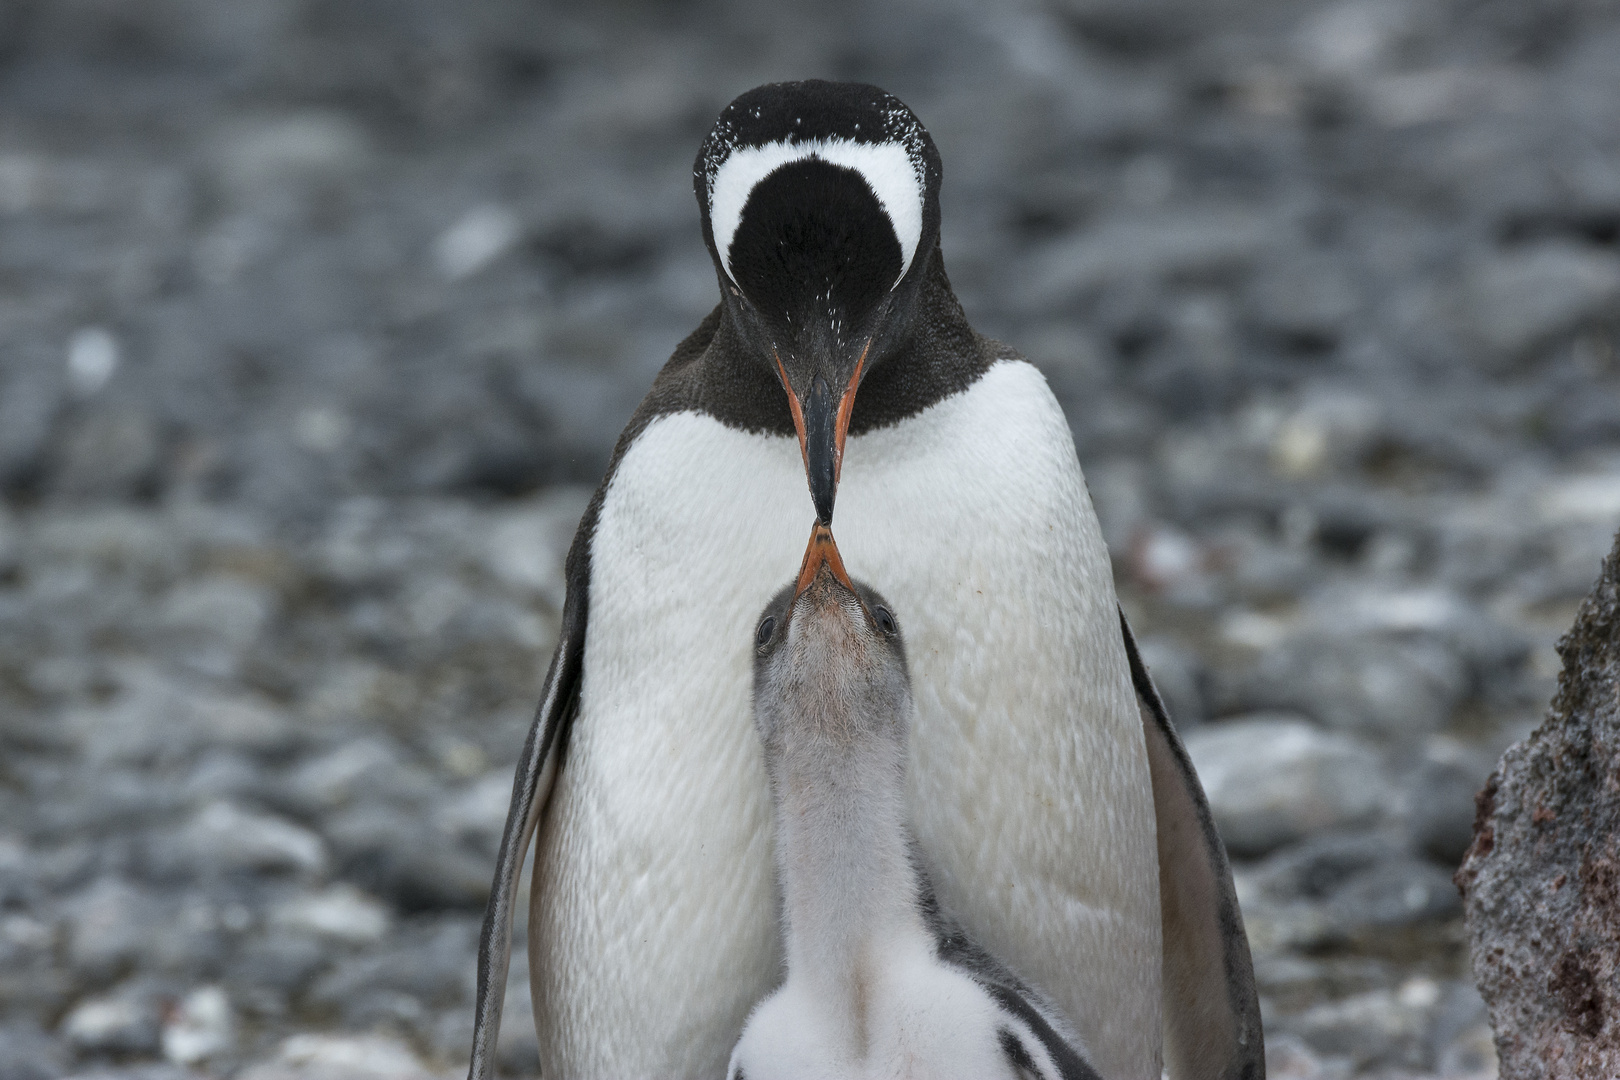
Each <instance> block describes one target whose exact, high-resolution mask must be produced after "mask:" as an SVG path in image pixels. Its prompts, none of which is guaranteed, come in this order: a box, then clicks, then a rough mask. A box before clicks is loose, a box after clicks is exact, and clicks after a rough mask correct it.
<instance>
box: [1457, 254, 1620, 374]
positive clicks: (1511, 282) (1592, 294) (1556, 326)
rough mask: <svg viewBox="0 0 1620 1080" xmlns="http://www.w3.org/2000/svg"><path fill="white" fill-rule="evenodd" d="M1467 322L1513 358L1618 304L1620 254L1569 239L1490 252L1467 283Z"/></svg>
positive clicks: (1497, 350) (1480, 336)
mask: <svg viewBox="0 0 1620 1080" xmlns="http://www.w3.org/2000/svg"><path fill="white" fill-rule="evenodd" d="M1463 297H1464V300H1463V312H1464V316H1463V317H1464V319H1465V320H1466V328H1467V330H1468V331H1470V332H1471V333H1472V334H1473V335H1474V336H1475V337H1476V338H1477V339H1478V340H1479V341H1481V342H1482V343H1483V344H1484V345H1486V346H1487V347H1489V348H1490V349H1491V350H1493V351H1494V352H1495V353H1496V354H1498V355H1500V356H1503V357H1506V358H1507V359H1510V360H1511V359H1514V358H1517V357H1518V356H1520V355H1521V354H1523V353H1524V352H1526V351H1527V350H1529V349H1531V348H1533V347H1534V346H1537V345H1540V344H1542V343H1543V342H1545V341H1547V340H1548V339H1550V338H1552V337H1553V336H1555V335H1557V334H1561V333H1567V332H1569V331H1571V330H1574V329H1576V328H1577V327H1579V326H1581V325H1582V324H1584V323H1586V322H1588V321H1590V320H1593V319H1597V318H1602V317H1612V316H1613V314H1614V312H1615V310H1616V305H1620V258H1616V257H1615V256H1613V255H1610V254H1607V253H1604V252H1597V251H1591V250H1588V249H1584V248H1579V247H1575V246H1573V245H1569V244H1561V243H1552V244H1544V245H1540V246H1537V247H1534V248H1530V249H1527V250H1524V251H1515V252H1511V253H1506V254H1501V255H1495V256H1492V257H1490V258H1488V259H1486V260H1484V261H1483V262H1481V263H1480V265H1478V266H1477V267H1475V268H1474V269H1473V271H1472V272H1471V273H1470V275H1469V277H1468V279H1467V280H1466V282H1465V284H1464V292H1463Z"/></svg>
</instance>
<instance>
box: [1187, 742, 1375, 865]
mask: <svg viewBox="0 0 1620 1080" xmlns="http://www.w3.org/2000/svg"><path fill="white" fill-rule="evenodd" d="M1186 743H1187V753H1188V755H1189V756H1190V757H1191V758H1192V762H1193V765H1194V767H1196V768H1197V770H1198V775H1199V778H1200V779H1201V780H1202V781H1203V784H1204V792H1205V794H1206V795H1207V796H1208V798H1209V806H1210V811H1211V813H1213V814H1214V816H1215V824H1216V826H1217V827H1218V828H1219V829H1220V831H1221V837H1222V839H1224V840H1225V841H1226V846H1227V849H1228V850H1229V851H1231V852H1232V853H1233V854H1234V855H1237V856H1240V857H1252V856H1255V855H1263V854H1265V853H1266V852H1268V851H1272V850H1274V849H1276V848H1278V847H1281V846H1282V845H1284V844H1286V843H1288V842H1290V841H1292V840H1298V839H1300V838H1301V837H1304V836H1309V835H1311V834H1312V833H1317V832H1323V831H1326V830H1330V829H1337V828H1344V827H1346V826H1352V825H1362V824H1368V823H1370V822H1372V821H1375V820H1376V819H1377V818H1378V817H1379V816H1380V814H1381V813H1382V812H1383V810H1384V807H1385V805H1386V802H1387V800H1388V792H1387V789H1386V786H1385V782H1384V775H1383V770H1382V768H1381V766H1380V764H1379V761H1378V757H1377V755H1376V754H1374V753H1373V752H1372V751H1371V750H1369V749H1367V748H1366V747H1364V746H1362V745H1360V744H1359V743H1358V742H1356V741H1355V740H1354V739H1352V738H1350V737H1349V736H1345V735H1338V734H1331V733H1327V732H1323V731H1321V730H1319V729H1317V728H1316V727H1314V726H1313V725H1311V724H1309V723H1307V722H1305V721H1304V720H1300V719H1294V718H1288V717H1271V716H1261V717H1251V718H1238V719H1231V720H1225V721H1222V722H1221V723H1219V724H1214V725H1210V726H1208V727H1204V728H1201V729H1199V730H1197V731H1194V732H1191V733H1189V734H1188V736H1187V738H1186Z"/></svg>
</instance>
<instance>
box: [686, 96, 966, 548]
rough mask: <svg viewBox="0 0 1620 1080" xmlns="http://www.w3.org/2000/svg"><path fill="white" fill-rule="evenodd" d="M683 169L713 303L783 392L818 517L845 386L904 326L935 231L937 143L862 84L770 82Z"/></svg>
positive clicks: (845, 409) (847, 396) (825, 507)
mask: <svg viewBox="0 0 1620 1080" xmlns="http://www.w3.org/2000/svg"><path fill="white" fill-rule="evenodd" d="M693 183H694V186H695V187H696V190H697V198H698V206H699V209H700V211H701V214H702V219H703V239H704V242H705V243H707V244H708V247H709V253H710V255H711V256H712V257H713V259H714V264H715V270H716V273H717V274H718V276H719V279H720V294H721V302H722V304H723V305H724V306H725V308H726V310H727V312H728V313H729V315H730V316H731V321H732V324H733V325H734V327H735V328H736V330H737V333H738V336H739V338H740V339H741V341H742V344H743V346H744V348H745V349H746V350H747V351H748V352H749V353H750V354H751V355H752V356H753V357H755V358H756V359H757V360H758V361H759V362H760V363H762V364H764V365H766V366H767V367H768V368H769V370H770V371H771V373H772V374H773V375H774V376H775V377H776V378H778V379H779V380H780V381H781V383H782V386H783V389H784V390H785V391H786V393H787V396H788V408H789V411H790V412H791V413H792V415H793V423H794V427H795V428H796V429H797V431H798V435H799V444H800V448H801V450H802V451H803V454H804V463H805V470H806V473H807V475H808V479H809V484H810V494H811V498H812V500H813V502H814V503H815V510H816V519H817V520H818V521H820V522H822V523H823V524H830V523H831V522H832V513H833V501H834V498H835V497H836V495H837V491H838V475H839V469H840V466H841V465H842V462H843V453H844V436H845V433H846V432H847V431H848V428H849V417H850V411H851V409H852V408H853V406H854V403H855V392H856V390H857V389H858V388H859V386H860V383H861V379H862V377H863V376H864V375H865V374H866V372H868V371H870V370H871V369H872V368H873V367H875V366H876V365H878V364H881V363H882V362H883V361H884V360H885V359H887V357H888V356H889V354H890V353H892V352H893V351H894V350H895V349H896V348H897V347H898V346H899V345H900V344H901V343H902V342H904V341H905V340H906V338H907V336H908V335H909V333H910V330H911V327H912V321H913V314H914V310H915V308H916V298H917V294H918V291H919V289H920V288H921V285H922V281H923V278H924V276H925V275H926V274H927V272H928V263H929V257H930V255H931V254H932V253H933V251H934V249H935V248H936V247H937V246H938V243H939V184H940V162H939V151H938V150H937V149H935V147H934V141H933V139H931V138H930V137H929V135H928V132H927V130H926V129H925V128H924V127H923V126H922V123H921V122H920V121H918V119H917V117H916V116H915V115H914V114H913V113H912V112H911V110H910V109H908V108H906V106H905V105H903V104H901V102H900V101H899V100H898V99H897V98H895V97H893V96H891V95H889V94H888V93H886V92H884V91H883V90H880V89H878V88H877V87H875V86H867V85H864V84H861V83H836V82H822V81H820V80H810V81H806V82H792V83H773V84H771V85H768V86H761V87H757V88H755V89H753V90H750V91H748V92H747V93H746V94H743V95H742V96H741V97H739V98H738V99H737V100H735V101H733V102H732V103H731V104H730V105H728V106H726V109H725V111H724V112H722V113H721V114H720V119H719V120H718V121H716V122H715V125H714V129H713V130H712V131H710V132H709V136H708V138H707V139H705V140H704V141H703V146H702V147H701V149H699V151H698V156H697V162H696V164H695V165H694V167H693Z"/></svg>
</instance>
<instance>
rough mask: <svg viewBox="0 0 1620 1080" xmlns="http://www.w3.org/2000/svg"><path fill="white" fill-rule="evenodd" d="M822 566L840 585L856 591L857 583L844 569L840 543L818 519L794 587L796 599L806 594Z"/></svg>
mask: <svg viewBox="0 0 1620 1080" xmlns="http://www.w3.org/2000/svg"><path fill="white" fill-rule="evenodd" d="M822 567H826V568H827V569H828V570H829V571H831V573H832V576H833V578H834V579H835V580H837V582H838V583H839V584H840V585H842V586H843V587H844V588H846V589H848V590H849V591H850V592H852V593H853V592H855V583H854V582H853V581H851V580H849V573H848V571H846V570H845V569H844V560H843V557H842V556H840V555H839V554H838V545H837V544H836V543H835V542H834V541H833V534H832V530H831V529H829V528H827V526H826V525H823V524H822V523H821V522H819V521H818V522H816V525H815V528H813V529H812V530H811V531H810V543H809V544H807V545H806V546H805V549H804V562H803V563H801V564H800V566H799V580H798V582H797V584H795V585H794V587H793V599H794V600H798V598H799V597H801V596H803V595H804V591H805V590H806V589H808V588H809V587H810V586H811V584H812V583H813V582H814V581H815V580H816V578H817V576H819V575H820V573H821V570H822ZM857 595H858V594H857Z"/></svg>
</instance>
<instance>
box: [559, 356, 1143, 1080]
mask: <svg viewBox="0 0 1620 1080" xmlns="http://www.w3.org/2000/svg"><path fill="white" fill-rule="evenodd" d="M968 433H971V437H966V436H967V435H968ZM811 518H812V511H811V507H810V500H809V496H808V494H807V492H806V491H805V486H804V470H803V465H802V463H801V461H800V456H799V449H798V445H797V443H796V442H795V441H794V440H793V439H791V438H774V437H767V436H760V435H752V434H748V433H744V432H739V431H736V430H733V429H730V428H727V427H725V426H723V425H721V424H720V423H718V422H717V421H715V420H713V419H712V418H710V417H707V416H704V415H701V414H698V413H676V414H672V415H668V416H663V417H660V418H658V419H655V420H654V421H653V422H652V423H651V424H649V425H648V427H647V428H646V429H645V430H644V431H643V432H642V433H641V435H640V436H639V437H638V438H637V439H636V441H635V443H634V444H633V445H632V446H631V447H630V448H629V450H628V451H627V452H626V453H625V455H624V457H623V459H622V460H621V461H620V463H619V467H618V469H617V471H616V473H615V475H614V478H613V480H612V482H611V484H610V485H609V487H608V490H607V495H606V498H605V500H604V502H603V504H602V508H601V514H600V517H599V519H598V522H597V527H596V533H595V539H594V542H593V546H592V552H591V553H592V569H591V586H590V608H589V623H588V629H587V638H586V648H585V661H584V671H583V683H582V687H581V696H580V712H579V716H578V718H577V719H576V721H575V723H574V726H573V731H572V734H571V737H570V742H569V745H568V748H567V756H566V761H565V765H564V768H563V769H562V772H561V774H560V775H559V777H558V780H557V784H556V788H555V791H554V792H553V795H552V802H551V805H550V808H549V810H548V812H547V815H546V820H545V823H544V825H543V827H542V832H541V835H540V836H539V839H538V844H539V848H538V853H537V860H536V867H537V869H536V881H535V888H534V891H533V903H532V905H531V916H530V919H531V928H530V943H531V953H532V963H533V971H534V973H535V978H536V989H537V996H536V1000H535V1006H536V1013H537V1016H536V1022H537V1025H538V1028H539V1032H540V1042H541V1058H542V1067H543V1070H544V1073H545V1075H547V1076H548V1077H562V1078H567V1077H604V1078H605V1077H617V1078H631V1077H643V1076H646V1077H651V1076H659V1077H672V1076H691V1077H699V1076H708V1077H713V1076H718V1075H720V1071H721V1070H722V1069H724V1067H725V1063H726V1060H727V1055H728V1053H729V1051H730V1049H731V1046H732V1043H733V1042H734V1041H735V1039H736V1037H737V1034H738V1032H739V1031H740V1030H741V1029H742V1025H743V1022H744V1020H745V1018H746V1016H747V1013H748V1009H749V1007H750V1006H751V1005H752V1004H753V1003H754V1002H755V1001H757V1000H758V999H759V998H760V997H762V996H763V995H764V994H765V993H766V992H767V991H768V990H769V989H770V988H771V987H772V986H773V985H775V983H776V982H777V981H778V979H779V977H780V976H779V970H780V945H779V943H778V940H777V930H776V925H775V921H774V919H775V914H774V913H775V899H774V895H773V885H772V865H771V855H770V844H771V829H770V804H769V797H768V793H767V788H766V779H765V772H764V766H763V764H762V762H761V756H760V749H759V746H758V741H757V739H756V737H755V735H754V732H753V728H752V721H751V708H750V680H751V662H752V653H751V648H750V645H751V641H752V630H753V623H754V620H755V618H756V617H757V616H758V614H759V612H760V610H761V609H762V608H763V606H764V605H765V603H766V601H767V600H769V599H770V597H771V596H772V595H773V594H774V593H775V592H776V591H777V590H778V589H779V588H781V586H782V585H783V584H785V583H786V582H787V581H788V580H789V578H790V577H791V576H792V574H793V573H794V571H795V570H796V569H797V567H798V563H799V558H800V555H801V553H802V550H803V545H804V535H805V530H806V529H807V528H808V527H809V525H810V522H811ZM835 524H836V527H837V533H838V539H839V547H840V549H841V550H842V551H843V554H844V560H845V565H846V566H847V567H848V568H849V572H850V573H851V574H852V575H854V576H855V577H857V578H859V579H861V580H864V581H867V582H869V583H870V584H871V585H873V586H874V587H875V588H877V589H878V590H879V591H881V592H882V593H883V594H884V595H885V596H886V597H888V599H889V600H890V602H891V603H892V604H893V605H894V608H895V612H896V615H897V616H898V618H899V620H900V622H901V625H902V626H903V627H904V628H905V636H906V648H907V655H908V658H909V661H910V665H911V678H912V688H913V694H914V696H915V699H916V705H917V715H916V721H915V727H914V729H913V736H912V743H911V747H912V751H911V754H912V756H911V763H910V773H909V779H910V791H909V798H908V803H909V807H910V811H911V814H912V825H913V828H914V829H915V831H916V834H917V837H918V840H919V841H920V843H921V845H922V847H923V850H924V852H925V854H926V856H927V857H928V860H929V862H930V864H931V868H932V872H933V876H934V881H935V885H936V887H937V889H938V892H939V896H940V899H941V901H942V903H943V904H944V906H945V907H946V908H947V909H948V910H950V911H952V912H953V913H954V914H955V915H956V916H957V918H958V919H960V920H961V922H962V923H963V924H964V925H965V927H966V928H967V929H968V931H969V932H970V933H971V934H972V935H973V936H974V937H975V938H976V939H977V940H978V941H979V942H980V943H981V944H983V945H984V946H985V947H986V948H988V949H989V950H990V951H991V952H993V953H995V954H996V955H998V956H1000V957H1001V958H1002V959H1004V960H1005V961H1006V962H1007V963H1008V964H1009V965H1010V966H1011V967H1012V968H1013V969H1014V970H1016V971H1018V972H1019V973H1020V974H1022V975H1024V976H1025V977H1027V978H1028V979H1029V980H1031V981H1032V982H1033V983H1035V984H1036V985H1038V986H1039V987H1041V988H1042V989H1044V990H1045V991H1046V992H1047V993H1048V994H1049V995H1050V996H1051V998H1052V999H1053V1000H1054V1001H1055V1003H1056V1004H1057V1005H1058V1006H1059V1007H1060V1008H1062V1009H1063V1010H1065V1012H1066V1013H1067V1014H1068V1015H1069V1017H1070V1018H1071V1019H1072V1020H1073V1022H1074V1026H1075V1028H1076V1029H1077V1031H1078V1032H1079V1034H1080V1036H1081V1037H1082V1039H1083V1040H1084V1042H1085V1044H1086V1045H1087V1046H1088V1047H1089V1048H1090V1050H1091V1053H1092V1060H1093V1063H1094V1065H1095V1066H1096V1067H1097V1068H1098V1071H1099V1072H1100V1073H1101V1074H1102V1075H1104V1076H1106V1077H1110V1078H1115V1077H1119V1078H1125V1080H1157V1078H1158V1077H1159V1042H1160V1020H1159V1017H1160V988H1159V971H1160V951H1161V946H1160V920H1159V893H1158V866H1157V848H1156V840H1155V834H1154V816H1153V802H1152V794H1151V785H1150V779H1149V775H1148V766H1147V760H1146V754H1145V749H1144V743H1143V735H1142V724H1141V720H1140V717H1139V714H1138V712H1137V704H1136V699H1135V695H1134V692H1133V690H1132V687H1131V682H1130V675H1129V671H1128V668H1127V665H1126V660H1125V656H1124V651H1123V645H1122V642H1121V638H1120V631H1119V621H1118V614H1117V611H1116V608H1115V601H1114V590H1113V581H1112V576H1111V572H1110V568H1109V564H1108V557H1107V552H1106V549H1105V548H1104V545H1103V542H1102V538H1101V535H1100V533H1099V530H1098V527H1097V521H1096V517H1095V515H1094V513H1093V512H1092V509H1091V504H1090V500H1089V498H1088V497H1087V495H1086V492H1085V486H1084V483H1083V481H1082V479H1081V476H1080V469H1079V465H1078V462H1077V461H1076V459H1075V456H1074V450H1073V444H1072V442H1071V439H1070V435H1069V431H1068V427H1067V424H1066V422H1065V420H1064V418H1063V414H1062V411H1061V410H1060V409H1059V408H1058V405H1057V403H1056V401H1055V400H1054V399H1053V397H1052V395H1051V392H1050V390H1049V389H1048V388H1047V386H1046V383H1045V380H1044V379H1043V378H1042V377H1041V375H1040V374H1039V373H1038V372H1037V371H1036V370H1035V369H1034V368H1033V367H1031V366H1030V365H1028V364H1026V363H1023V362H1022V361H1003V362H1001V363H998V364H996V365H995V366H994V367H992V368H991V369H990V370H989V371H988V372H987V373H986V374H985V375H984V376H983V377H982V378H980V379H979V381H978V382H976V383H974V384H973V385H972V386H971V387H969V388H968V389H967V390H965V391H963V392H962V393H960V394H957V395H955V396H953V397H951V398H947V399H945V400H944V401H941V402H939V403H937V404H936V405H934V406H932V407H931V408H929V409H927V410H925V411H924V412H922V413H920V414H918V415H917V416H915V417H912V418H910V419H907V420H905V421H902V422H901V423H899V424H897V425H895V426H893V427H889V428H884V429H881V430H878V431H874V432H870V433H868V434H865V435H862V436H859V437H853V438H851V439H850V440H849V444H848V448H847V451H846V454H845V458H844V467H843V479H842V483H841V484H840V487H839V497H838V509H837V517H836V521H835ZM546 943H550V945H549V947H547V944H546ZM601 1032H612V1033H615V1035H614V1037H613V1038H612V1039H610V1040H603V1039H601V1038H599V1037H597V1036H598V1035H599V1033H601Z"/></svg>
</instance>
